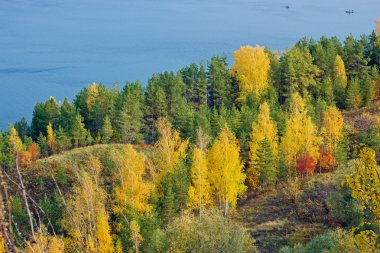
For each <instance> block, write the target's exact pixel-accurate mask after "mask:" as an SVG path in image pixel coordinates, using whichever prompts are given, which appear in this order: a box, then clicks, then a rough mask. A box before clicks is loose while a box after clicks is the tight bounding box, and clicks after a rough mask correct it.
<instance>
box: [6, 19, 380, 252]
mask: <svg viewBox="0 0 380 253" xmlns="http://www.w3.org/2000/svg"><path fill="white" fill-rule="evenodd" d="M231 62H232V64H229V61H228V59H227V57H226V56H225V55H218V56H214V57H212V58H211V59H210V60H209V61H207V62H206V63H203V62H201V63H200V64H197V63H193V64H191V65H189V66H186V67H184V68H181V69H180V70H179V71H178V72H163V73H156V74H153V75H152V76H151V78H150V79H149V81H148V83H147V85H143V84H142V83H141V82H139V81H136V82H128V83H126V84H125V85H124V86H123V87H119V86H118V85H114V86H106V85H104V84H100V83H99V84H98V83H92V84H90V85H89V86H88V87H85V88H83V89H82V90H81V91H79V92H78V93H77V94H76V96H75V98H74V99H73V101H70V100H69V99H65V100H64V101H63V102H57V101H56V99H55V98H54V97H50V98H49V99H48V100H47V101H45V102H39V103H37V104H36V105H35V107H34V110H33V117H32V120H31V122H30V124H29V123H28V122H27V120H26V119H25V118H22V119H21V120H20V121H18V122H14V124H12V125H9V128H8V129H7V130H5V131H2V132H0V167H1V170H0V180H1V185H0V227H1V233H0V252H28V253H29V252H35V253H42V252H49V253H50V252H51V253H60V252H69V253H71V252H88V253H95V252H96V253H113V252H114V253H119V252H135V253H138V252H210V253H211V252H213V253H214V252H227V253H228V252H231V253H232V252H236V253H239V252H281V253H292V252H294V253H303V252H321V253H322V252H380V167H379V165H378V162H379V160H380V146H379V144H380V111H379V108H380V102H379V101H380V74H379V68H380V24H379V29H378V31H374V32H372V33H371V34H369V35H362V36H361V37H359V38H355V37H354V36H352V35H349V36H348V37H346V38H345V40H344V41H340V40H339V39H338V38H337V37H331V38H327V37H321V38H320V39H319V40H318V41H316V40H314V39H309V38H302V39H301V40H299V41H298V42H297V43H296V44H295V45H294V46H293V47H292V48H291V49H289V50H286V51H282V52H276V51H271V50H270V49H268V48H266V47H262V46H258V45H257V46H242V47H241V48H240V49H237V50H236V51H235V52H234V53H233V59H231Z"/></svg>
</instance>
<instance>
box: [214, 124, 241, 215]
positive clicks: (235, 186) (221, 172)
mask: <svg viewBox="0 0 380 253" xmlns="http://www.w3.org/2000/svg"><path fill="white" fill-rule="evenodd" d="M239 152H240V148H239V145H238V142H237V140H236V138H235V136H234V134H233V133H232V132H231V131H230V129H229V128H228V127H227V125H225V126H224V127H223V129H222V131H221V132H220V133H219V135H218V137H217V138H216V140H215V142H214V145H213V146H212V147H211V150H210V152H209V154H208V168H209V178H210V183H211V186H212V189H213V191H214V194H215V196H216V197H217V199H218V203H219V206H220V207H221V208H224V213H225V214H226V215H227V214H228V210H229V206H231V209H234V208H235V207H236V202H237V198H238V197H239V196H241V195H242V194H243V193H244V192H245V191H246V189H247V187H246V186H245V185H244V181H245V177H246V176H245V174H244V173H243V171H242V170H243V166H244V164H243V163H242V162H241V161H240V156H239Z"/></svg>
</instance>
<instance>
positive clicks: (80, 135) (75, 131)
mask: <svg viewBox="0 0 380 253" xmlns="http://www.w3.org/2000/svg"><path fill="white" fill-rule="evenodd" d="M87 136H88V132H87V130H86V129H85V128H84V123H83V118H82V116H80V114H77V115H76V116H75V121H74V124H73V127H72V129H71V137H72V142H73V145H74V146H75V147H78V146H83V145H85V144H86V138H87Z"/></svg>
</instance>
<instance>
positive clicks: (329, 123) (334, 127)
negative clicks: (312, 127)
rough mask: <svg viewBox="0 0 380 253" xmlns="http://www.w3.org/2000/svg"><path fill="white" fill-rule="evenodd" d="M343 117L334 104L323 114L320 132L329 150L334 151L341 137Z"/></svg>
mask: <svg viewBox="0 0 380 253" xmlns="http://www.w3.org/2000/svg"><path fill="white" fill-rule="evenodd" d="M343 124H344V119H343V116H342V113H341V112H340V111H339V110H338V108H336V107H335V106H330V107H329V108H327V110H326V111H325V112H324V114H323V119H322V128H321V133H322V136H323V139H324V143H325V144H326V145H327V147H328V149H329V151H330V152H334V151H335V149H336V147H337V144H338V142H339V141H340V140H341V139H342V137H343V132H342V130H343Z"/></svg>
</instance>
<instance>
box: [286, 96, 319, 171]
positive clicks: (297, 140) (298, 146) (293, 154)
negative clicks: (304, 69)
mask: <svg viewBox="0 0 380 253" xmlns="http://www.w3.org/2000/svg"><path fill="white" fill-rule="evenodd" d="M320 142H321V139H320V137H319V136H318V134H317V128H316V126H315V125H314V123H313V122H312V120H311V117H310V116H309V115H307V110H306V108H305V102H304V101H303V99H302V98H301V97H300V96H299V94H297V93H294V94H293V95H292V97H291V101H290V114H289V116H288V118H287V119H286V122H285V133H284V135H283V137H282V142H281V147H282V153H283V156H284V162H285V165H286V167H287V168H288V169H292V168H295V167H296V162H297V158H298V156H299V155H301V154H302V153H308V154H309V156H311V157H313V158H314V159H315V160H317V159H318V158H319V144H320ZM289 172H290V173H291V174H292V172H291V171H289Z"/></svg>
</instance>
